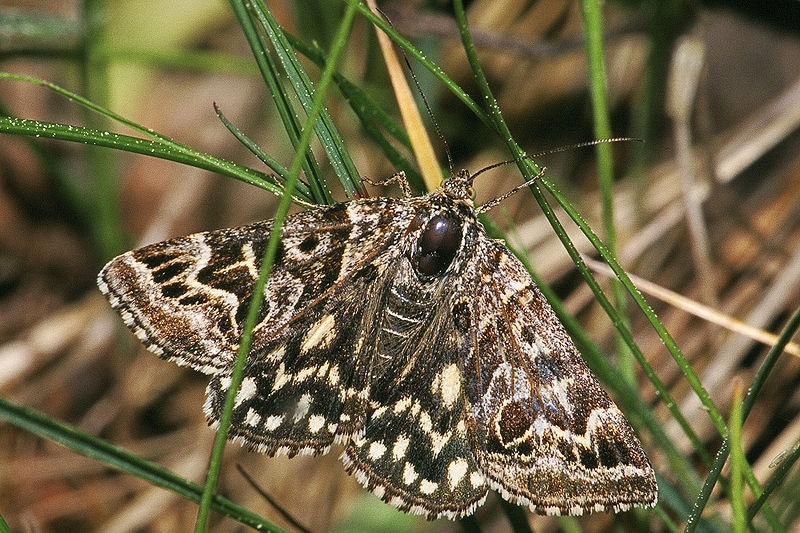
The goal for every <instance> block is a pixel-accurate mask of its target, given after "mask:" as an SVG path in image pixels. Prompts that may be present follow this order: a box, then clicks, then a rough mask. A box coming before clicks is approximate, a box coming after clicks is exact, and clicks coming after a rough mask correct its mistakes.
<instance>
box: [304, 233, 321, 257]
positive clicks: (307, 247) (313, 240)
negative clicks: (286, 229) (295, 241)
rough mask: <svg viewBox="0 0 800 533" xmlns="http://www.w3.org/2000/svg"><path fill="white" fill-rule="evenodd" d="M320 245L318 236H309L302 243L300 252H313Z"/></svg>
mask: <svg viewBox="0 0 800 533" xmlns="http://www.w3.org/2000/svg"><path fill="white" fill-rule="evenodd" d="M318 244H319V239H318V238H317V236H316V235H309V236H308V237H306V238H305V239H303V241H302V242H301V243H300V247H299V248H300V251H301V252H304V253H309V252H313V251H314V249H315V248H316V247H317V245H318Z"/></svg>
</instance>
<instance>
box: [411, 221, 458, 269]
mask: <svg viewBox="0 0 800 533" xmlns="http://www.w3.org/2000/svg"><path fill="white" fill-rule="evenodd" d="M460 245H461V225H460V224H459V223H458V222H457V221H455V220H452V219H449V218H447V217H445V216H444V215H436V216H435V217H433V218H432V219H430V220H429V221H428V225H427V226H425V230H424V231H423V232H422V235H421V236H420V238H419V241H418V243H417V251H416V254H415V255H414V259H415V267H416V270H417V272H418V273H420V274H422V275H423V276H437V275H439V274H441V273H442V272H444V271H445V270H447V267H448V266H450V263H452V262H453V258H454V257H455V256H456V252H457V251H458V247H459V246H460Z"/></svg>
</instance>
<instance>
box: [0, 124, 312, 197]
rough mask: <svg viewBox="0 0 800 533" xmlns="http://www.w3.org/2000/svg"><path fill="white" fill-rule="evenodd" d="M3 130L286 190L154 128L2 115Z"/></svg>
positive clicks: (303, 192) (0, 127) (305, 192)
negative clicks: (138, 131) (134, 132)
mask: <svg viewBox="0 0 800 533" xmlns="http://www.w3.org/2000/svg"><path fill="white" fill-rule="evenodd" d="M0 133H12V134H16V135H26V136H29V137H44V138H48V139H58V140H62V141H71V142H79V143H82V144H92V145H94V146H102V147H106V148H114V149H117V150H124V151H126V152H132V153H137V154H144V155H148V156H152V157H158V158H160V159H167V160H169V161H175V162H176V163H183V164H186V165H191V166H193V167H197V168H202V169H205V170H210V171H213V172H217V173H219V174H222V175H225V176H230V177H232V178H236V179H238V180H240V181H243V182H245V183H249V184H251V185H255V186H256V187H260V188H262V189H266V190H268V191H270V192H272V193H274V194H282V191H283V188H282V187H280V186H279V185H277V184H276V180H275V178H274V177H272V176H269V175H267V174H264V173H263V172H259V171H256V170H253V169H251V168H248V167H245V166H243V165H239V164H238V163H234V162H232V161H226V160H224V159H220V158H218V157H214V156H212V155H210V154H207V153H205V152H201V151H199V150H195V149H194V148H191V147H189V146H186V145H184V144H181V143H178V142H176V141H173V140H172V139H169V138H167V137H165V136H163V135H158V134H155V133H152V132H150V136H151V137H153V138H154V140H149V139H142V138H141V137H132V136H130V135H122V134H120V133H112V132H109V131H103V130H96V129H92V128H85V127H82V126H72V125H65V124H58V123H54V122H42V121H38V120H28V119H22V118H14V117H0ZM298 196H300V197H301V198H302V199H304V200H308V189H307V188H306V187H303V188H301V189H300V191H299V192H298Z"/></svg>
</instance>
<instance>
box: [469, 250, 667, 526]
mask: <svg viewBox="0 0 800 533" xmlns="http://www.w3.org/2000/svg"><path fill="white" fill-rule="evenodd" d="M476 257H478V258H480V259H479V260H478V261H477V263H476V265H475V268H477V269H478V270H479V271H481V272H483V279H484V280H485V282H484V283H483V284H481V285H480V286H479V288H478V293H477V294H475V295H473V297H472V298H471V299H468V300H467V299H465V301H469V302H470V307H469V308H470V313H469V316H470V320H469V323H470V325H469V330H470V331H472V332H473V333H471V334H465V335H464V339H465V341H466V342H467V343H469V344H470V347H469V349H467V350H465V351H466V352H469V356H468V357H469V361H468V362H467V363H466V365H465V366H467V367H474V368H477V369H479V370H478V376H477V378H476V379H475V380H474V381H473V382H472V383H471V387H470V388H469V389H468V391H467V395H468V397H469V401H470V403H471V404H472V406H473V411H472V414H473V419H474V425H475V428H476V435H477V441H478V442H477V449H476V456H477V462H478V463H479V465H480V470H481V472H482V473H483V475H485V476H486V478H487V479H488V483H489V485H490V486H491V487H492V488H494V489H495V490H497V491H498V492H500V494H501V495H502V496H503V497H504V498H506V499H508V500H510V501H513V502H517V503H520V504H524V505H528V506H530V508H531V509H532V510H534V511H535V512H537V513H540V514H570V515H576V514H583V513H585V512H591V511H608V510H614V511H620V510H626V509H629V508H630V507H632V506H635V505H636V506H642V505H646V506H652V505H654V504H655V502H656V498H657V487H656V480H655V474H654V472H653V469H652V467H651V466H650V463H649V462H648V460H647V457H646V456H645V454H644V452H643V450H642V448H641V445H640V444H639V441H638V439H637V437H636V435H635V434H634V432H633V430H632V429H631V427H630V425H629V424H628V422H627V421H626V420H625V418H624V416H623V415H622V413H621V412H620V411H619V409H618V408H617V406H616V405H614V403H613V402H612V401H611V400H610V399H609V397H608V395H607V394H606V393H605V392H604V390H603V388H602V387H601V386H600V384H599V383H598V382H597V380H596V379H595V377H594V376H593V375H592V374H591V372H590V371H589V369H588V368H587V367H586V364H585V363H584V362H583V360H582V359H581V357H580V355H579V354H578V352H577V350H576V348H575V346H574V344H573V343H572V341H571V340H570V338H569V337H568V336H567V334H566V332H565V331H564V328H563V326H562V325H561V323H560V322H559V321H558V319H557V318H556V316H555V313H554V312H553V310H552V309H551V308H550V306H549V305H548V303H547V301H546V299H545V298H544V296H543V295H542V294H541V292H540V291H539V289H538V288H537V287H536V286H535V284H534V282H533V280H532V279H531V277H530V275H529V274H528V272H527V270H525V268H524V267H523V265H522V264H521V263H520V262H519V260H518V259H517V258H516V257H514V256H513V255H512V254H511V253H510V252H509V250H508V249H507V248H506V247H505V246H504V245H502V244H501V243H498V242H497V241H492V240H490V239H488V238H487V237H485V236H481V237H480V238H478V244H477V252H476ZM462 289H463V292H464V293H465V294H467V293H469V292H470V288H468V287H463V288H462ZM465 333H466V332H465Z"/></svg>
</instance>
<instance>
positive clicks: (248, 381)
mask: <svg viewBox="0 0 800 533" xmlns="http://www.w3.org/2000/svg"><path fill="white" fill-rule="evenodd" d="M257 390H258V389H257V387H256V380H254V379H253V378H250V377H247V378H244V379H243V380H242V386H241V387H239V392H237V393H236V404H235V406H234V407H239V406H240V405H242V402H244V401H246V400H249V399H250V398H252V397H253V396H255V395H256V392H257Z"/></svg>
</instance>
